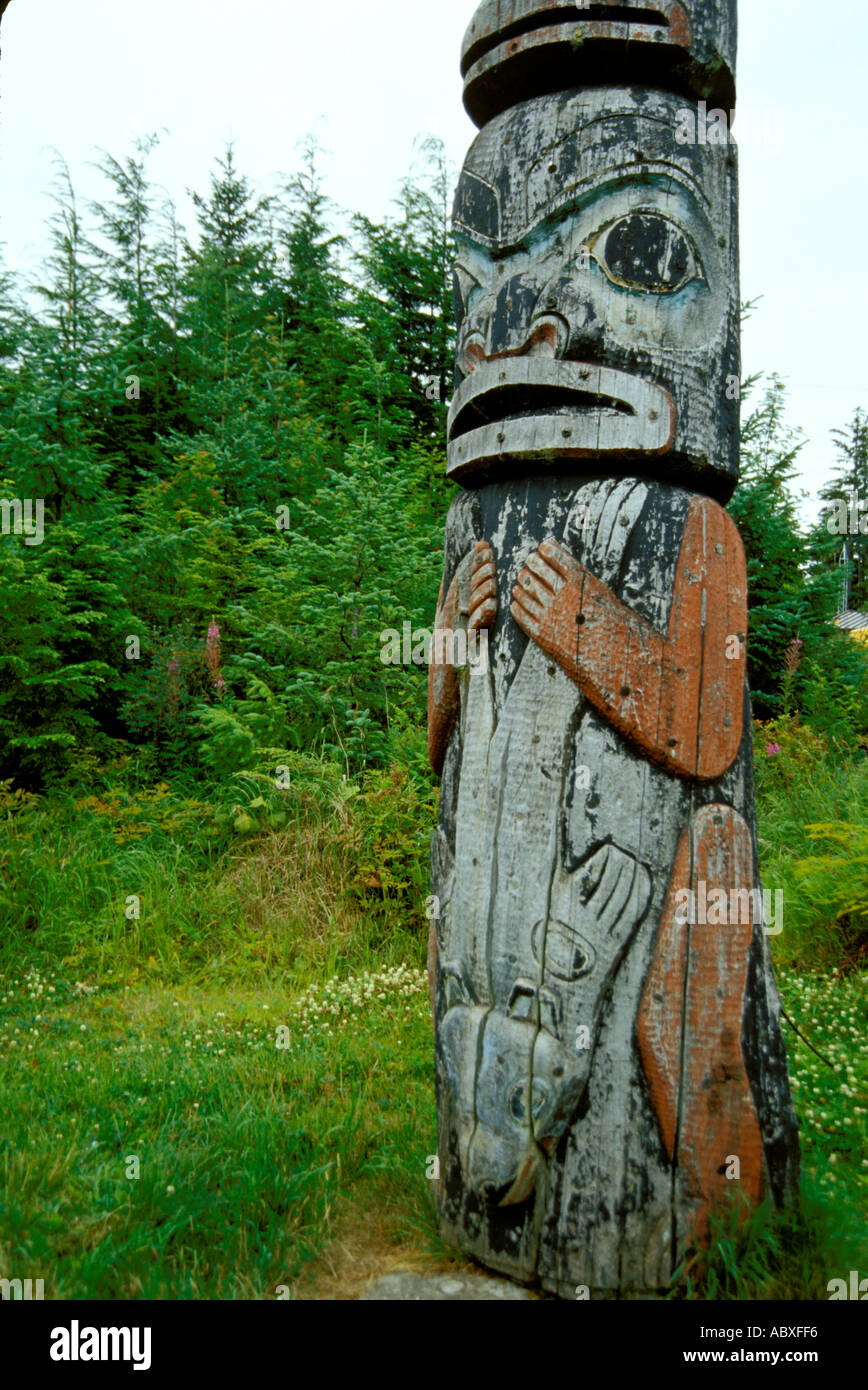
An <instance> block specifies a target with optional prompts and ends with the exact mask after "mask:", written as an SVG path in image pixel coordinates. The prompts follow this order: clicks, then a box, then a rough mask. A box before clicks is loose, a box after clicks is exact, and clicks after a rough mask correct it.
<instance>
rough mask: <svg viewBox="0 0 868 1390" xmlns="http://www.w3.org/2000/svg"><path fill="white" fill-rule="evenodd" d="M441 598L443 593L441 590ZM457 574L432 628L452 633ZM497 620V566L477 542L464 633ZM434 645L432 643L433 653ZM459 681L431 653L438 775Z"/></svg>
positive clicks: (432, 755) (431, 724)
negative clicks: (465, 630)
mask: <svg viewBox="0 0 868 1390" xmlns="http://www.w3.org/2000/svg"><path fill="white" fill-rule="evenodd" d="M441 596H442V591H441ZM458 603H459V596H458V575H457V574H456V575H455V577H454V578H453V580H452V583H451V584H450V585H449V589H448V592H447V594H446V597H445V599H444V598H442V597H441V602H440V603H439V604H438V606H437V617H436V619H435V628H436V629H437V630H438V631H442V630H444V629H445V630H447V631H448V630H451V629H452V628H454V626H455V624H456V620H457V618H458ZM496 617H497V567H496V565H495V560H494V551H493V550H492V548H491V546H490V545H489V543H488V541H477V542H476V545H475V546H474V549H473V559H472V562H471V571H470V599H469V603H468V617H467V630H468V632H479V631H481V630H482V629H483V628H490V627H492V626H493V624H494V621H495V619H496ZM436 650H437V644H436V643H435V652H436ZM458 707H459V694H458V678H457V676H456V674H455V669H454V667H453V666H452V665H451V664H450V663H444V662H437V661H436V660H435V659H434V656H433V654H432V661H431V666H430V669H429V672H428V757H429V760H430V763H431V767H432V768H433V770H434V772H435V773H436V774H437V775H438V776H439V775H440V773H441V772H442V771H443V760H444V758H445V756H446V745H447V744H448V742H449V735H450V734H451V733H452V728H453V725H454V723H455V720H456V718H457V716H458Z"/></svg>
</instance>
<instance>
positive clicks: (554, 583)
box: [525, 551, 566, 594]
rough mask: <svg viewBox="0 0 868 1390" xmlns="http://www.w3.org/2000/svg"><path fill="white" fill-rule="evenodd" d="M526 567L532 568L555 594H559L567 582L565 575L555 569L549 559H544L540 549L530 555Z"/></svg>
mask: <svg viewBox="0 0 868 1390" xmlns="http://www.w3.org/2000/svg"><path fill="white" fill-rule="evenodd" d="M525 569H529V570H531V571H532V572H533V574H535V575H536V577H537V579H539V580H541V581H542V583H543V584H545V585H546V587H547V588H549V589H551V591H552V593H553V594H559V593H560V591H561V589H562V588H563V587H564V584H565V583H566V581H565V579H564V577H563V575H562V574H560V573H559V572H558V571H557V570H556V569H554V568H553V566H552V565H550V564H549V563H548V561H547V560H544V559H543V557H542V556H541V555H540V553H539V551H534V553H533V555H531V556H530V558H529V559H528V562H527V564H526V565H525Z"/></svg>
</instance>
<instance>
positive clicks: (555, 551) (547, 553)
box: [539, 541, 582, 579]
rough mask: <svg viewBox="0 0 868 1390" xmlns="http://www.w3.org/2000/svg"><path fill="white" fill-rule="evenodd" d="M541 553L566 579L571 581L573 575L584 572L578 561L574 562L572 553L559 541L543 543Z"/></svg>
mask: <svg viewBox="0 0 868 1390" xmlns="http://www.w3.org/2000/svg"><path fill="white" fill-rule="evenodd" d="M539 553H540V555H541V556H542V558H543V559H544V560H547V561H548V563H549V564H550V565H551V566H552V568H553V569H555V570H557V572H558V574H560V575H563V577H564V579H571V578H572V577H573V575H575V574H580V573H581V571H582V566H581V565H580V564H579V562H578V560H574V559H573V557H572V555H571V554H570V552H569V551H568V550H566V549H565V548H564V547H563V546H562V545H559V544H558V542H557V541H543V543H542V545H541V546H540V548H539Z"/></svg>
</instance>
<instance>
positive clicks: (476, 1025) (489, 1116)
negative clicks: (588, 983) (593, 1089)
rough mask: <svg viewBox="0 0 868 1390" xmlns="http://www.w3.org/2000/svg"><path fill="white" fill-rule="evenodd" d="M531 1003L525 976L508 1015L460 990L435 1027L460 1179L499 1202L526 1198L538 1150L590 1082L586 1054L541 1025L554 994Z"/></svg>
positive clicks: (558, 1130) (550, 1143) (548, 1146)
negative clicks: (452, 1108)
mask: <svg viewBox="0 0 868 1390" xmlns="http://www.w3.org/2000/svg"><path fill="white" fill-rule="evenodd" d="M451 984H453V982H452V981H450V985H451ZM536 1001H537V991H536V990H535V988H534V986H533V985H532V983H531V982H529V981H527V982H524V981H519V982H517V983H516V988H515V990H514V993H513V998H512V999H511V1001H510V1004H509V1008H508V1010H507V1012H506V1013H503V1012H501V1011H500V1010H498V1009H489V1008H486V1007H484V1006H482V1005H472V1004H471V1003H470V1002H469V1000H468V999H467V996H466V995H465V994H464V993H463V992H462V995H461V997H460V1000H459V1002H457V1003H452V1005H451V1007H450V1008H449V1009H448V1010H447V1012H446V1014H445V1017H444V1020H443V1024H442V1027H441V1029H440V1047H441V1049H442V1054H443V1061H444V1065H445V1067H446V1074H447V1076H448V1078H449V1084H450V1086H451V1088H452V1093H453V1097H454V1100H455V1112H454V1113H455V1119H456V1125H457V1129H458V1152H459V1155H460V1157H461V1164H462V1169H463V1172H464V1176H465V1181H466V1182H467V1183H468V1185H469V1186H470V1187H471V1188H472V1189H473V1190H474V1191H476V1192H478V1193H479V1194H480V1196H483V1197H486V1198H491V1197H497V1198H499V1199H500V1204H501V1206H513V1205H516V1204H518V1203H520V1202H523V1201H525V1200H526V1199H527V1198H528V1197H529V1196H530V1195H531V1193H532V1192H533V1190H534V1187H535V1185H536V1177H537V1172H538V1170H539V1166H540V1164H541V1163H542V1162H543V1161H544V1159H543V1151H545V1152H547V1153H548V1152H551V1150H552V1149H553V1147H554V1145H555V1144H556V1143H557V1141H558V1139H559V1138H560V1136H561V1135H562V1134H563V1133H564V1131H565V1129H566V1127H567V1125H568V1124H569V1122H570V1120H571V1118H572V1116H573V1114H574V1112H575V1109H576V1107H577V1105H578V1104H579V1101H580V1100H581V1097H582V1092H583V1091H584V1088H585V1085H586V1084H587V1077H588V1069H589V1058H588V1055H587V1054H585V1055H584V1056H578V1057H577V1056H576V1054H575V1053H573V1054H571V1053H569V1052H568V1051H567V1049H566V1048H565V1047H563V1046H562V1045H561V1044H560V1043H559V1042H558V1040H557V1038H556V1037H555V1036H554V1035H553V1033H552V1032H551V1031H550V1030H549V1028H548V1027H546V1026H545V1016H546V1010H547V1009H548V1010H549V1011H552V1010H553V1009H554V1008H555V1007H556V1005H555V1001H554V999H553V997H552V996H550V995H548V992H547V991H545V990H543V991H539V1002H538V1003H537V1002H536ZM536 1009H539V1011H540V1014H541V1020H540V1022H537V1021H536V1020H535V1018H534V1016H533V1015H534V1013H535V1011H536Z"/></svg>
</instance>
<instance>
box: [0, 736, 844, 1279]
mask: <svg viewBox="0 0 868 1390" xmlns="http://www.w3.org/2000/svg"><path fill="white" fill-rule="evenodd" d="M794 737H795V738H796V743H795V744H794V746H793V747H792V748H786V747H784V743H785V742H786V738H785V739H784V740H783V741H781V746H782V753H781V755H774V756H773V757H768V756H767V755H765V753H764V749H762V750H760V753H759V756H758V784H759V787H760V826H761V842H762V846H763V855H764V859H763V873H764V879H765V882H766V884H767V885H768V886H772V887H774V886H780V884H781V882H782V881H783V882H784V884H785V885H786V894H787V896H786V926H785V931H784V933H783V935H782V936H780V937H777V938H774V940H773V943H772V946H773V951H774V953H775V956H776V960H777V964H778V978H779V985H780V989H781V994H782V997H783V1000H784V1006H785V1008H786V1011H787V1013H788V1014H789V1016H790V1017H791V1019H792V1020H793V1022H794V1023H795V1024H796V1025H797V1027H798V1028H799V1029H800V1031H801V1032H802V1033H803V1034H804V1035H805V1037H806V1038H807V1039H808V1040H809V1041H810V1042H811V1043H812V1044H813V1046H814V1048H816V1049H817V1051H819V1052H820V1053H822V1054H823V1057H824V1058H825V1059H826V1060H825V1061H821V1060H820V1058H819V1057H818V1056H817V1055H816V1053H815V1052H814V1051H812V1050H811V1048H810V1047H809V1046H807V1044H806V1043H805V1042H803V1041H802V1040H801V1039H800V1038H799V1037H798V1036H797V1035H796V1034H795V1033H794V1032H793V1031H792V1029H791V1028H790V1027H789V1025H785V1035H786V1040H787V1046H788V1050H789V1055H790V1062H791V1074H792V1080H793V1087H794V1094H795V1096H796V1101H797V1107H798V1110H799V1114H800V1119H801V1122H802V1152H803V1180H802V1203H801V1207H800V1209H799V1210H798V1211H796V1212H790V1213H784V1214H780V1213H772V1212H769V1211H767V1210H762V1211H760V1212H757V1213H753V1214H752V1216H751V1218H750V1220H749V1221H747V1222H737V1221H736V1220H735V1217H734V1216H733V1220H732V1221H729V1222H727V1221H725V1220H723V1219H721V1222H720V1223H719V1224H718V1227H717V1229H716V1231H715V1235H714V1242H713V1245H712V1249H711V1252H710V1255H709V1259H708V1261H707V1266H706V1269H705V1273H704V1277H703V1278H702V1279H701V1280H699V1281H697V1279H696V1277H695V1275H694V1274H688V1275H687V1277H686V1280H685V1283H684V1285H683V1286H682V1287H681V1288H680V1289H679V1296H684V1295H685V1293H686V1296H688V1297H700V1298H714V1299H732V1298H760V1299H761V1298H772V1297H777V1298H825V1297H827V1296H828V1295H827V1293H826V1286H827V1283H828V1281H829V1280H830V1279H832V1278H836V1277H842V1276H846V1275H847V1273H848V1271H849V1270H850V1269H851V1268H860V1269H862V1270H863V1272H864V1266H865V1251H866V1249H868V1218H866V1213H868V1158H866V1156H865V1155H866V1144H865V1139H866V1123H865V1121H866V1112H868V1062H866V1055H865V1047H864V1038H865V1023H866V1016H868V976H866V974H865V973H864V971H860V970H859V969H856V968H854V961H853V959H852V949H851V947H852V940H853V937H852V924H851V930H850V935H847V933H846V931H844V930H842V926H841V923H840V922H839V921H837V920H836V915H835V910H834V909H833V908H828V907H827V908H826V909H825V910H824V909H823V904H822V902H821V901H820V900H819V899H818V898H817V897H816V896H813V897H812V896H811V895H810V894H807V895H804V890H803V889H802V890H800V888H799V886H798V885H799V883H801V882H802V881H803V879H800V878H799V875H798V874H797V869H796V867H795V866H796V861H797V860H798V859H799V858H803V857H805V852H806V850H807V852H808V853H810V850H811V841H810V837H809V836H808V834H807V832H806V831H805V829H804V825H805V824H806V823H811V822H814V821H817V820H821V819H824V818H831V819H833V818H834V812H833V807H832V801H833V797H834V788H835V786H837V787H838V789H839V794H844V795H846V796H847V797H848V798H849V801H848V803H847V804H848V806H850V807H856V808H858V813H859V814H860V815H861V814H862V809H861V808H862V807H863V806H864V807H865V809H866V812H868V776H866V771H865V767H864V764H863V763H861V762H859V761H857V760H855V759H851V760H849V761H847V762H846V763H845V764H844V765H843V766H842V765H840V764H839V763H838V762H836V761H835V758H834V757H833V756H832V755H831V754H830V753H829V751H828V749H826V748H825V746H816V745H814V744H811V743H810V740H808V739H806V738H805V737H804V735H803V734H798V735H796V736H794ZM779 741H780V740H779ZM763 757H765V758H766V761H765V763H763V762H762V759H763ZM292 766H293V782H292V789H291V791H290V792H289V793H288V794H285V795H284V797H283V799H280V798H279V797H278V796H277V794H276V793H274V792H273V791H270V790H269V785H268V782H267V779H265V778H264V774H263V773H262V772H261V771H260V772H255V771H254V772H252V773H246V774H243V775H242V776H241V777H239V778H237V779H233V780H232V782H231V783H229V784H227V785H226V786H225V787H224V788H222V790H221V791H220V793H219V794H214V795H212V796H211V797H208V796H206V795H204V794H203V793H202V791H201V789H199V788H197V787H195V786H192V787H191V786H187V787H177V788H175V789H170V788H169V787H167V786H165V785H164V784H158V785H157V786H156V787H153V786H152V787H140V786H137V785H136V782H135V778H134V777H133V776H132V775H131V774H130V773H129V772H128V770H127V769H126V768H125V766H124V765H123V763H121V764H120V765H118V766H116V767H114V768H111V769H96V768H94V767H93V766H84V767H83V768H82V785H80V786H78V787H66V788H63V789H58V790H57V791H55V792H54V793H52V794H51V795H50V796H48V797H46V798H44V799H41V800H38V801H35V800H27V799H26V798H21V797H15V796H13V795H12V794H11V793H10V792H9V791H8V790H7V791H6V792H5V793H2V794H0V817H2V819H3V826H2V840H0V1095H2V1109H3V1125H2V1130H0V1274H2V1275H3V1276H4V1277H9V1278H22V1279H24V1278H33V1279H38V1278H41V1279H43V1280H44V1281H45V1288H46V1295H47V1296H48V1297H51V1298H87V1297H95V1298H107V1299H117V1298H134V1297H138V1298H141V1297H144V1298H173V1299H175V1298H218V1299H224V1298H273V1297H275V1296H278V1291H279V1290H288V1291H289V1293H290V1296H292V1297H307V1296H311V1293H312V1292H314V1293H315V1292H317V1291H322V1290H323V1289H325V1290H326V1293H325V1296H330V1297H349V1296H351V1295H352V1291H353V1288H356V1289H357V1288H358V1287H359V1282H358V1281H359V1280H360V1279H362V1280H363V1276H364V1274H365V1271H366V1269H367V1268H368V1265H366V1259H367V1256H368V1254H370V1260H369V1261H368V1263H369V1265H370V1268H371V1270H374V1269H376V1268H377V1267H378V1266H379V1267H382V1263H383V1260H384V1259H385V1258H386V1257H387V1255H388V1252H389V1251H390V1250H393V1251H400V1252H401V1254H402V1256H410V1257H413V1258H415V1257H416V1256H418V1257H419V1258H421V1259H423V1260H427V1261H429V1262H430V1261H434V1260H443V1259H444V1257H446V1256H447V1252H445V1250H444V1249H443V1247H442V1246H440V1245H439V1243H438V1241H437V1236H436V1222H435V1219H434V1214H433V1206H432V1201H431V1191H430V1184H429V1183H428V1182H427V1180H426V1176H425V1168H426V1161H427V1158H428V1155H429V1154H432V1153H433V1152H434V1151H435V1149H436V1137H435V1136H436V1124H435V1113H434V1096H433V1077H432V1048H431V1025H430V1019H429V1014H428V1001H427V989H426V985H425V981H424V977H423V975H422V973H421V972H422V968H423V966H424V962H425V938H426V931H427V922H426V921H425V917H424V900H425V895H426V893H427V881H426V880H427V863H426V851H427V839H428V835H429V833H430V825H431V819H432V814H433V804H434V801H433V796H432V793H431V788H430V786H429V785H426V784H424V782H421V781H420V780H419V779H418V778H417V777H414V776H413V775H411V774H410V773H409V772H408V771H406V770H404V771H400V770H396V771H394V772H392V773H379V774H374V775H373V776H371V777H369V778H368V779H365V780H363V781H359V782H358V783H349V782H347V780H346V779H345V778H343V777H342V776H341V773H340V769H335V768H333V767H331V766H330V765H328V764H321V763H317V762H316V761H315V760H313V759H304V758H301V757H299V756H298V755H294V761H293V765H292ZM797 774H798V775H797ZM794 785H796V799H795V800H793V795H794V794H793V786H794ZM260 803H261V804H260ZM242 816H243V817H245V824H247V823H248V822H250V821H252V822H253V828H252V831H251V832H249V833H246V834H239V833H237V821H238V819H239V818H240V817H242ZM866 821H868V815H866ZM248 829H249V827H248ZM841 860H842V871H841V872H842V874H846V873H848V872H851V873H852V872H855V871H856V870H854V869H852V866H851V865H850V862H849V860H848V858H847V854H846V847H844V849H843V850H841ZM800 891H802V892H803V897H802V898H798V897H797V896H796V895H797V894H798V893H799V892H800ZM131 895H136V896H137V897H138V898H139V900H140V909H141V910H140V916H139V917H138V918H136V917H134V916H133V917H128V916H126V915H125V906H126V905H127V900H128V899H129V898H130V896H131ZM812 943H813V950H812V949H811V947H812ZM856 963H857V964H858V962H856ZM842 966H843V967H844V968H845V973H844V974H843V975H842V974H840V973H838V974H836V971H840V967H842ZM279 1029H286V1030H287V1032H288V1044H289V1045H288V1046H286V1047H284V1046H280V1047H278V1045H277V1044H278V1041H280V1042H281V1043H283V1042H285V1041H286V1040H287V1035H285V1034H284V1033H282V1032H279V1031H278V1030H279ZM828 1063H831V1065H828ZM133 1158H135V1159H137V1160H138V1176H135V1175H134V1174H135V1171H136V1169H135V1165H134V1164H132V1163H131V1161H130V1160H132V1159H133ZM335 1242H339V1246H337V1247H335V1245H334V1243H335ZM332 1248H339V1249H340V1251H341V1255H340V1260H339V1262H338V1265H337V1266H335V1264H334V1260H333V1259H332V1257H331V1256H330V1254H329V1252H330V1250H331V1249H332ZM366 1252H367V1253H366ZM353 1270H354V1271H355V1276H354V1277H355V1279H356V1282H355V1284H354V1283H353V1278H352V1277H351V1274H352V1271H353Z"/></svg>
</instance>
